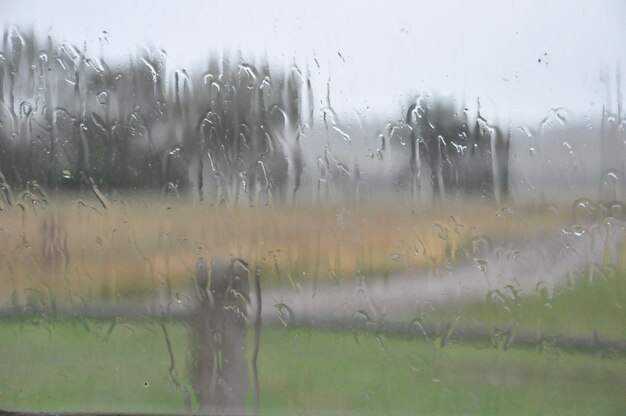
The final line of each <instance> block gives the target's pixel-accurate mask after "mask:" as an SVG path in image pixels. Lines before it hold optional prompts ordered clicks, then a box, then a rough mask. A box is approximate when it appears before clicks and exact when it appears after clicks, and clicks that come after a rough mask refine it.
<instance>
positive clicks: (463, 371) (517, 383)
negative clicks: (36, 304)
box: [0, 271, 626, 415]
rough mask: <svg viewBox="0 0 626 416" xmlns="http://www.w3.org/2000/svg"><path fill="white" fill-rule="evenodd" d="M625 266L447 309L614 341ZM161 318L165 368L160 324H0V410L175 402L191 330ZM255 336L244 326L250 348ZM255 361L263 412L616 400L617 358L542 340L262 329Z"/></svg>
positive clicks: (179, 409) (623, 372)
mask: <svg viewBox="0 0 626 416" xmlns="http://www.w3.org/2000/svg"><path fill="white" fill-rule="evenodd" d="M625 276H626V275H625V274H624V273H617V272H611V271H609V272H606V273H605V274H602V275H597V276H596V278H595V279H593V280H592V281H589V280H579V281H578V282H577V283H575V284H574V283H573V284H572V285H569V286H567V287H565V288H563V289H562V290H559V291H557V292H555V293H554V294H553V295H552V296H551V297H550V298H549V299H544V298H541V297H536V296H531V297H520V298H518V299H515V300H514V301H513V300H511V301H510V302H509V303H498V302H491V301H485V302H473V303H470V304H468V305H465V307H464V308H463V309H462V310H460V311H459V310H457V311H456V312H455V313H460V315H459V322H458V325H459V326H462V325H465V324H476V323H481V324H484V325H493V326H494V327H497V326H501V327H506V326H509V327H510V326H513V325H515V326H516V327H517V328H518V329H519V330H521V331H526V332H528V331H546V332H550V331H557V332H558V333H560V334H563V335H568V334H569V335H581V334H583V335H584V334H587V335H588V336H591V332H592V330H597V332H598V334H600V336H606V335H609V336H612V337H613V338H617V339H622V340H623V339H624V336H625V335H626V334H624V332H623V328H624V325H623V324H624V313H623V310H624V309H623V307H624V303H623V302H624V299H625V298H624V294H625V293H626V286H625V285H624V282H625V281H626V277H625ZM548 302H549V303H550V305H551V306H550V307H548V306H546V303H548ZM516 308H518V309H516ZM516 311H517V312H516ZM516 313H519V315H515V314H516ZM511 314H513V315H511ZM448 318H454V316H453V312H452V310H450V309H446V308H445V307H441V308H440V310H439V313H433V314H432V315H431V316H429V317H425V319H444V320H445V319H448ZM166 327H167V331H168V333H169V339H170V340H171V343H172V350H173V354H174V361H175V365H174V368H173V371H172V372H171V373H170V371H169V369H170V365H171V363H170V357H169V354H168V351H167V347H166V343H165V339H164V335H163V331H162V328H161V325H160V323H159V321H155V320H149V319H145V320H139V321H133V320H124V319H121V318H117V319H116V320H89V319H83V320H79V319H72V320H65V321H51V320H44V319H35V320H28V321H16V320H3V321H0V356H1V357H3V359H2V360H0V408H4V409H15V410H17V409H20V410H33V411H43V410H46V411H61V410H63V411H93V412H96V411H100V412H105V411H106V412H116V411H119V412H138V411H141V412H155V413H183V411H184V409H183V391H182V390H181V389H178V388H176V386H175V383H178V384H180V385H181V386H182V388H183V389H188V390H189V391H193V390H192V387H191V385H190V384H189V378H188V374H189V371H188V369H189V366H190V365H191V363H190V357H189V346H188V342H189V334H188V330H187V328H186V326H185V325H184V324H183V323H180V322H176V321H169V322H167V323H166ZM252 338H253V336H252V333H251V331H250V333H249V334H248V340H249V345H248V348H247V350H248V353H249V354H248V355H250V352H251V351H252ZM258 366H259V372H260V386H261V405H262V409H261V410H262V414H268V415H269V414H320V415H321V414H381V413H385V414H433V415H439V414H490V415H500V414H502V415H505V414H506V415H511V414H513V415H516V414H519V415H526V414H547V415H550V414H554V415H557V414H571V415H586V414H606V415H619V414H623V413H624V412H625V411H626V404H625V403H624V400H623V392H624V391H625V389H626V360H625V359H624V357H623V355H621V354H611V353H610V351H609V352H607V351H604V352H599V351H598V352H591V353H578V352H576V353H573V352H569V351H566V350H562V349H559V348H556V347H554V346H553V345H551V344H550V343H541V344H538V345H536V346H535V347H521V346H518V345H516V344H515V342H514V343H513V344H512V346H511V347H510V348H508V349H505V348H504V347H503V344H500V345H499V346H498V347H494V346H493V345H492V344H491V343H490V342H489V341H488V340H484V341H472V342H461V341H459V340H458V338H456V337H454V336H452V337H451V338H450V342H448V343H447V344H445V346H442V344H441V340H440V339H439V338H434V339H432V342H429V341H426V340H424V339H423V338H420V339H411V338H409V337H406V336H401V335H397V336H389V335H384V334H382V333H376V332H364V331H361V330H347V331H320V330H314V329H309V328H299V329H296V328H291V327H287V328H275V327H264V328H263V330H262V333H261V345H260V355H259V364H258ZM192 402H193V403H195V399H194V398H193V393H192ZM249 404H250V406H252V399H251V398H250V401H249Z"/></svg>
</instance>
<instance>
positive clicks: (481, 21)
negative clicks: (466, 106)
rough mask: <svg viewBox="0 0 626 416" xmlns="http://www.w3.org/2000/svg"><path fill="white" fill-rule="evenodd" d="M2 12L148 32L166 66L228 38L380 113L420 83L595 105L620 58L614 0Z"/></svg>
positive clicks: (108, 4) (16, 19)
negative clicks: (603, 74) (603, 77)
mask: <svg viewBox="0 0 626 416" xmlns="http://www.w3.org/2000/svg"><path fill="white" fill-rule="evenodd" d="M0 16H1V17H0V19H1V23H2V25H3V26H6V25H8V24H15V23H18V24H34V25H35V28H36V30H37V31H42V32H44V33H49V32H52V33H53V34H54V35H55V36H57V37H59V38H61V39H62V40H67V41H70V42H72V43H75V44H79V45H80V44H82V42H83V41H86V42H87V44H88V46H89V47H90V48H91V50H94V51H97V50H99V46H98V45H99V40H98V39H99V38H100V37H102V32H103V31H106V32H107V39H108V46H107V49H108V53H110V54H121V53H127V52H128V51H129V50H131V51H132V50H134V49H135V48H136V45H141V44H142V43H145V42H146V41H149V42H150V43H152V44H155V45H157V46H159V47H162V48H164V49H165V50H166V51H167V52H168V56H169V61H170V66H174V67H185V68H191V69H193V66H194V64H202V63H203V62H204V61H205V58H206V56H207V53H208V51H209V50H211V49H216V48H218V49H219V48H221V47H223V46H225V45H230V46H232V47H241V48H242V49H243V50H244V51H248V52H250V51H254V52H259V51H263V50H264V51H267V52H268V55H269V56H270V57H271V58H273V59H274V60H278V59H284V60H285V61H287V62H290V61H292V59H294V58H295V59H296V61H297V62H298V63H299V64H300V65H301V66H303V65H304V63H305V62H309V64H310V65H311V68H312V72H313V76H314V77H315V85H316V88H319V89H320V91H318V96H323V95H325V90H323V88H324V85H325V82H326V80H327V79H329V78H330V81H331V92H332V99H333V105H334V106H336V107H338V108H339V110H340V111H346V110H350V109H353V108H355V109H357V110H358V111H361V112H365V111H368V110H369V111H375V112H377V113H382V114H384V115H388V116H397V115H398V114H399V113H398V112H399V109H400V104H401V103H404V102H406V100H408V99H409V97H410V96H412V95H413V94H416V93H418V92H419V91H420V90H422V89H423V88H430V89H433V90H435V91H440V92H444V93H452V94H455V95H456V96H457V97H459V98H461V97H463V96H464V97H466V98H467V99H468V101H470V103H471V102H473V101H474V100H475V97H476V96H481V97H482V100H483V102H485V103H489V102H491V103H492V104H493V105H495V108H496V110H497V113H498V115H499V117H500V118H508V117H511V116H513V117H514V118H519V117H533V118H534V117H538V116H540V115H541V114H545V113H546V112H547V111H548V110H549V109H550V108H552V107H566V108H568V109H570V110H572V111H585V110H587V111H593V109H595V108H597V109H598V111H600V110H599V109H600V108H601V107H602V105H603V104H604V101H605V100H606V97H605V88H604V87H602V85H601V84H600V70H601V68H602V67H603V65H604V66H607V67H609V68H610V69H611V72H612V73H613V74H614V73H615V66H616V64H617V63H618V62H620V61H621V62H623V63H626V59H625V57H626V24H624V22H626V2H624V1H623V0H613V1H611V0H600V1H588V0H572V1H564V0H558V1H547V0H526V1H518V2H516V1H495V0H477V1H450V0H449V1H422V0H415V1H390V0H386V1H339V0H315V1H309V2H296V1H277V0H263V1H246V2H243V1H219V2H218V1H211V0H209V1H180V0H179V1H167V2H166V1H154V0H152V1H148V0H146V1H143V0H142V1H129V0H126V1H124V0H106V1H85V0H83V1H77V0H54V1H52V0H48V1H44V0H22V1H6V0H5V1H2V2H0ZM250 53H251V52H250ZM313 58H316V59H317V61H318V62H319V64H320V68H319V69H318V68H317V66H316V65H315V64H313ZM539 60H541V62H539Z"/></svg>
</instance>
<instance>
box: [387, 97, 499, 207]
mask: <svg viewBox="0 0 626 416" xmlns="http://www.w3.org/2000/svg"><path fill="white" fill-rule="evenodd" d="M478 108H479V110H478V113H477V114H476V116H475V119H474V122H473V123H471V122H470V118H469V116H468V114H467V111H459V109H458V105H456V104H455V102H454V100H452V99H449V98H441V97H437V96H431V95H429V94H425V95H422V96H419V97H418V98H417V99H416V100H415V101H414V102H412V103H411V104H410V105H409V106H408V109H407V111H406V114H405V118H404V120H402V121H400V122H398V123H396V124H395V125H390V128H389V131H388V137H389V140H390V142H391V144H392V146H394V147H395V148H396V149H401V150H400V151H401V152H402V153H404V154H405V157H404V163H403V164H400V166H399V168H397V169H396V172H395V178H396V183H397V184H398V185H400V186H404V187H407V188H409V189H410V192H411V193H412V194H413V195H422V196H424V195H427V196H428V197H430V196H432V197H434V198H435V199H441V198H445V197H447V196H469V195H481V196H483V197H488V198H493V199H495V200H497V201H502V200H505V199H506V198H507V197H508V195H509V153H510V132H507V133H505V132H504V131H503V130H502V129H501V128H500V127H499V126H497V125H492V124H490V123H489V122H488V120H486V119H485V118H484V117H483V116H482V115H481V113H480V103H479V105H478ZM398 126H400V128H398ZM396 131H399V133H397V134H394V133H395V132H396ZM406 148H408V152H407V151H406V150H405V149H406Z"/></svg>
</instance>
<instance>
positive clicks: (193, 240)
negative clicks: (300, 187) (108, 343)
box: [0, 198, 571, 303]
mask: <svg viewBox="0 0 626 416" xmlns="http://www.w3.org/2000/svg"><path fill="white" fill-rule="evenodd" d="M106 203H107V208H104V207H103V206H102V204H99V203H97V201H90V200H88V199H75V200H72V199H70V198H67V199H63V200H61V201H56V202H51V203H49V204H43V203H38V204H34V205H33V206H29V205H25V206H23V207H22V208H23V209H19V207H15V208H14V209H12V210H9V211H6V212H2V213H0V235H1V237H2V238H0V255H1V256H2V259H3V266H2V267H1V268H0V288H2V290H3V293H6V294H7V295H5V297H4V298H3V299H0V302H3V303H6V302H8V301H9V299H7V298H6V297H7V296H9V294H11V293H13V297H14V299H13V302H18V303H19V302H23V300H24V296H26V292H27V291H36V292H37V293H38V296H39V297H41V298H45V299H48V298H51V297H56V298H57V299H66V300H68V299H69V300H72V299H73V300H76V299H81V301H82V300H83V299H91V298H94V297H95V298H102V297H112V296H133V295H166V296H171V295H173V294H174V293H175V292H176V291H178V290H184V289H188V288H189V287H190V285H191V277H192V276H193V275H194V267H195V262H196V259H197V258H198V257H199V256H206V257H228V258H232V257H241V258H244V259H246V260H248V261H249V262H250V263H252V264H259V265H260V267H261V270H262V274H263V278H264V281H265V283H267V284H269V283H272V282H275V283H276V284H280V283H289V284H292V285H293V284H295V283H297V282H299V281H301V282H318V281H320V282H322V281H333V280H336V279H343V278H346V277H347V278H353V277H354V276H355V275H357V274H359V275H363V276H366V277H368V276H385V275H390V274H394V273H407V272H411V271H415V270H420V269H426V268H429V267H440V266H442V265H445V264H447V263H454V262H455V261H456V260H457V259H458V258H461V257H466V256H465V254H466V253H470V254H471V253H472V252H473V251H476V250H479V246H481V245H483V244H486V243H488V242H490V241H492V240H494V241H497V240H499V239H505V238H517V239H520V238H521V239H523V238H527V237H528V236H529V235H534V234H537V233H546V232H554V233H558V232H559V230H560V226H561V225H562V224H563V223H567V222H569V221H571V207H564V208H563V209H556V208H554V207H551V208H550V209H548V208H540V209H522V208H520V209H517V208H506V207H505V208H502V207H500V208H498V207H494V206H492V205H489V204H486V203H481V202H480V201H476V202H466V203H463V204H461V203H450V204H445V205H444V204H428V205H424V206H422V205H416V204H409V203H406V202H402V201H395V203H391V202H390V203H379V204H368V205H363V206H345V205H341V204H338V205H333V204H332V203H326V204H322V205H313V206H311V205H306V206H300V205H272V206H257V207H249V206H246V205H243V204H242V205H240V206H236V207H232V206H209V205H198V204H196V205H193V204H188V203H178V202H177V201H167V200H155V199H145V200H141V199H134V200H133V201H132V202H129V201H122V200H115V199H112V198H111V200H107V201H106Z"/></svg>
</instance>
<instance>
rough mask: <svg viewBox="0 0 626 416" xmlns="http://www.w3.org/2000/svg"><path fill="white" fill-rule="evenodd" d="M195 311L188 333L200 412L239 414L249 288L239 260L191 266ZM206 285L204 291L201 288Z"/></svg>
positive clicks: (242, 411)
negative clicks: (195, 298) (194, 288)
mask: <svg viewBox="0 0 626 416" xmlns="http://www.w3.org/2000/svg"><path fill="white" fill-rule="evenodd" d="M196 284H197V286H198V299H199V303H198V307H197V308H196V313H195V314H194V316H193V317H192V319H191V320H190V325H191V329H192V331H191V332H192V334H191V335H192V345H191V348H192V354H193V384H194V387H195V390H196V394H197V397H198V402H199V405H200V412H201V413H203V414H229V415H231V414H245V410H246V395H247V392H248V383H249V376H248V365H247V362H246V354H245V352H246V332H245V324H246V319H247V306H248V303H249V296H250V287H249V282H248V265H247V264H246V262H244V261H243V260H239V259H236V260H232V261H225V260H212V261H211V279H210V284H209V279H208V264H207V261H206V260H205V259H203V258H201V259H199V260H198V262H197V264H196ZM207 286H208V287H207Z"/></svg>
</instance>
